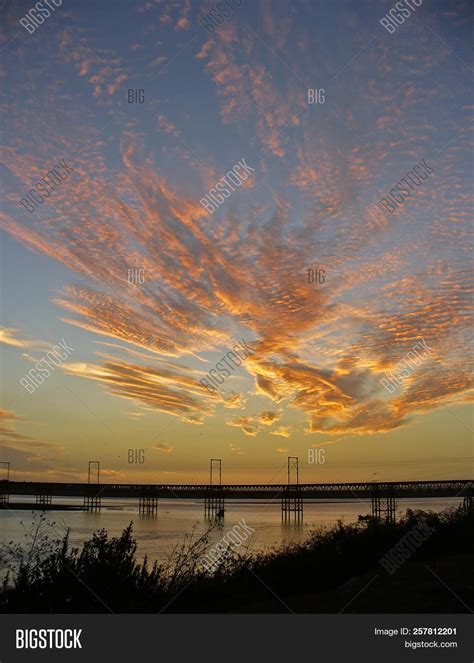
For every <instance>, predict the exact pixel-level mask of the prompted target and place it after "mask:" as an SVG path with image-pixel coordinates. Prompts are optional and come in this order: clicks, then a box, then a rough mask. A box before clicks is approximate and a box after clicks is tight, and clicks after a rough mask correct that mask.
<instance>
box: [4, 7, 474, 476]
mask: <svg viewBox="0 0 474 663" xmlns="http://www.w3.org/2000/svg"><path fill="white" fill-rule="evenodd" d="M32 6H33V3H31V2H30V1H28V2H23V1H21V0H20V1H16V2H8V1H3V2H1V3H0V7H1V14H2V24H3V27H2V32H1V41H0V48H1V49H2V51H1V54H2V68H1V73H2V90H3V102H2V129H3V131H2V138H1V148H0V149H1V157H2V170H1V185H2V194H3V197H2V199H3V203H2V211H1V217H0V218H1V228H2V230H1V231H0V238H1V239H0V247H1V253H2V281H3V289H2V298H1V319H2V324H3V327H2V329H3V331H2V332H1V333H0V341H2V345H1V348H2V377H3V380H2V394H1V395H2V403H1V406H0V407H1V408H2V409H1V410H0V415H1V419H0V432H1V433H2V439H1V447H0V460H6V461H10V462H11V467H12V473H11V478H15V479H25V480H29V479H45V480H47V479H49V480H58V481H59V480H61V481H62V480H67V481H80V480H84V478H85V477H87V461H88V460H89V459H93V460H100V461H101V465H102V478H103V480H104V481H124V482H129V481H130V482H138V481H143V482H159V483H179V482H184V481H185V482H196V483H200V482H205V481H206V480H207V476H208V461H209V458H210V457H215V458H222V459H223V481H224V482H227V483H252V482H256V481H261V482H266V483H270V482H280V481H282V480H284V478H285V472H286V469H285V468H286V457H287V456H288V455H294V456H299V458H300V479H301V481H303V482H319V481H321V482H326V481H349V480H350V481H367V480H397V479H406V480H410V479H413V480H416V479H443V478H453V479H455V478H456V479H460V478H470V477H471V476H472V458H473V450H472V428H473V417H472V406H471V405H470V404H469V402H472V380H471V377H470V376H471V374H472V373H471V372H472V334H471V329H470V327H471V326H472V285H471V281H472V119H471V118H472V110H473V104H472V73H473V65H472V58H471V54H470V39H471V34H472V18H471V16H472V6H470V3H469V2H462V1H461V2H455V3H454V2H436V1H435V2H429V3H428V2H424V3H423V4H422V5H421V6H420V7H419V8H418V9H417V10H416V12H414V13H413V15H412V16H410V17H409V18H407V19H406V20H405V23H404V24H403V25H401V26H399V27H398V29H397V30H396V31H395V32H394V33H393V34H390V33H389V32H388V31H387V30H386V29H384V27H383V26H382V25H381V24H380V23H379V20H380V19H381V18H382V17H383V16H384V15H385V14H386V13H387V12H388V11H389V10H390V8H391V7H392V3H391V2H376V1H375V0H374V1H373V2H369V1H366V0H362V1H357V2H354V1H352V2H348V1H343V0H337V1H334V2H319V1H316V0H312V1H309V0H306V1H305V0H301V1H293V0H292V1H291V2H283V1H280V0H273V1H272V0H260V1H252V2H250V0H242V3H241V5H240V6H236V7H235V10H234V11H233V14H232V16H230V17H227V18H225V20H224V22H223V23H222V24H221V25H218V26H217V27H216V29H215V30H214V31H213V32H212V33H209V32H208V31H207V30H206V29H205V28H204V27H203V26H202V25H201V24H200V19H202V18H203V17H204V16H205V15H206V14H207V12H208V11H209V10H210V9H212V8H213V7H214V3H213V2H212V1H211V2H193V1H190V0H183V1H173V2H168V1H167V0H162V1H161V0H143V1H140V0H139V1H137V2H130V1H127V2H125V1H122V0H119V1H115V2H113V3H112V2H105V1H102V2H97V1H94V2H92V1H91V0H81V2H73V1H70V0H64V1H63V3H62V5H61V6H60V7H58V8H57V10H56V11H55V12H54V13H52V15H51V16H50V17H48V18H47V19H46V20H45V22H44V23H43V24H42V25H39V26H38V27H37V28H36V30H35V31H34V33H33V34H29V32H28V31H27V30H26V29H24V28H23V27H22V26H21V25H20V24H19V19H20V18H22V17H23V16H24V15H25V14H26V13H27V12H28V11H29V10H30V8H31V7H32ZM308 88H318V89H324V103H321V104H308ZM128 89H142V90H144V103H143V104H130V103H128V92H127V91H128ZM62 159H65V161H66V162H67V163H68V164H69V165H70V167H71V168H72V169H73V172H72V173H71V174H70V175H69V177H68V179H67V180H66V181H64V182H63V183H62V185H61V186H59V187H58V188H57V189H56V190H55V191H54V193H53V194H52V195H51V196H50V197H49V198H48V199H47V200H45V202H43V203H42V204H40V205H39V206H38V207H37V208H36V209H35V211H34V212H33V213H30V212H29V211H28V210H27V209H25V208H24V207H23V206H22V205H21V204H19V201H20V199H22V198H23V197H24V196H25V194H26V193H27V192H28V191H29V190H30V189H31V188H32V187H34V185H35V184H36V183H37V182H38V181H39V180H40V179H41V178H42V177H43V176H44V175H45V174H46V173H47V172H48V171H49V170H50V169H51V168H52V167H53V166H54V165H55V164H57V163H59V162H61V160H62ZM241 159H244V160H245V162H246V163H247V164H248V165H249V166H250V167H252V168H253V169H254V172H253V173H252V176H251V177H249V178H248V179H247V180H246V181H245V182H244V184H243V186H242V187H240V188H237V190H236V191H234V192H233V193H232V194H231V195H230V196H229V197H228V198H227V199H226V200H225V201H224V202H223V204H222V205H221V206H220V207H219V208H218V209H217V210H216V211H215V212H214V213H213V214H211V213H209V212H208V211H206V209H204V207H203V206H202V205H201V204H200V199H201V198H202V197H203V196H205V195H206V194H207V192H208V191H209V189H211V188H213V187H214V186H215V184H216V183H217V182H218V181H219V180H220V179H221V178H222V177H223V176H224V175H225V174H226V173H227V172H228V171H229V170H231V168H232V167H233V166H234V165H235V164H237V162H238V161H240V160H241ZM422 160H425V161H426V163H428V164H429V165H430V167H431V168H432V169H433V171H434V172H433V173H432V175H431V176H430V177H429V178H428V179H427V180H425V181H424V182H423V183H422V184H421V185H420V186H419V188H416V190H415V191H413V192H412V194H411V195H410V197H409V198H408V199H407V200H406V201H405V202H404V204H401V205H400V206H399V207H398V208H397V209H396V210H395V211H394V212H393V213H390V212H388V211H387V210H385V209H384V208H383V207H382V206H381V205H380V204H379V201H380V199H381V198H382V197H383V196H384V195H385V194H386V192H388V191H389V190H390V189H391V188H393V187H395V185H396V184H397V183H398V182H399V181H400V180H401V178H402V177H404V176H405V174H406V173H407V172H408V171H410V170H411V168H412V166H413V165H414V164H417V163H419V162H420V161H422ZM310 268H311V269H315V268H320V269H324V277H325V278H324V283H317V284H310V283H308V278H307V273H308V269H310ZM131 269H143V270H144V271H143V275H144V283H142V284H133V283H128V271H129V270H131ZM61 339H64V340H65V342H66V343H67V344H68V346H70V347H71V348H73V349H74V351H73V352H72V353H71V354H70V356H69V357H68V358H67V359H66V360H65V361H64V363H62V365H61V366H59V367H58V368H57V369H56V370H55V371H54V373H53V374H52V375H51V376H50V377H49V378H48V379H47V380H45V382H44V383H43V384H41V385H40V386H38V388H37V389H36V390H35V391H34V392H33V393H28V391H27V390H26V389H24V388H23V386H22V385H21V384H20V380H21V379H22V378H23V377H24V376H25V375H26V374H27V373H28V371H30V370H31V369H32V368H34V366H35V364H36V362H38V361H39V360H41V358H42V357H43V356H44V355H45V353H46V352H47V351H49V350H50V349H51V348H52V346H54V345H55V344H57V343H58V341H60V340H61ZM242 339H245V341H246V342H247V344H248V345H249V346H250V347H251V348H252V350H253V354H252V355H251V356H250V357H249V358H248V359H246V360H245V362H244V363H243V365H242V366H240V367H239V368H237V369H236V370H235V372H234V373H233V375H232V376H231V377H228V378H227V379H226V380H225V382H224V383H223V384H222V385H221V388H220V390H218V391H216V392H214V393H210V392H209V391H208V390H207V389H205V388H204V387H203V386H202V385H201V383H200V380H201V379H202V378H204V377H205V376H206V374H207V373H208V371H209V370H210V369H212V368H213V367H214V366H215V363H216V362H218V361H219V360H220V359H221V358H222V357H223V355H225V354H226V353H227V352H228V351H229V350H231V348H232V346H233V345H235V344H236V343H237V342H238V341H241V340H242ZM420 339H424V341H425V343H426V344H427V346H428V347H429V348H430V349H431V351H430V353H429V356H428V357H427V358H426V360H424V361H423V363H422V364H421V365H419V366H418V367H417V368H416V370H413V371H412V372H410V375H409V376H408V377H406V379H404V381H403V384H401V385H400V386H398V387H397V388H396V389H395V390H394V391H393V393H389V391H388V390H387V389H385V388H384V387H383V386H382V384H381V383H380V380H381V379H382V378H384V375H385V373H386V372H387V371H390V370H391V369H393V368H394V367H395V365H396V364H397V363H398V362H400V361H401V360H402V359H403V358H404V356H405V355H406V353H408V352H410V351H411V350H412V348H413V346H415V345H416V344H417V343H418V342H420ZM321 447H322V448H324V450H325V463H324V464H309V463H308V462H307V457H308V449H312V448H321ZM130 448H132V449H140V448H143V449H145V450H146V451H145V463H144V464H143V465H133V464H129V463H128V462H127V454H128V451H127V450H128V449H130Z"/></svg>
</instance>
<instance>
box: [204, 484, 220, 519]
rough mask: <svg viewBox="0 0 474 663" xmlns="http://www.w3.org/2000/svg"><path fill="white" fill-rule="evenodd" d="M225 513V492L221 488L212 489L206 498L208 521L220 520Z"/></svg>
mask: <svg viewBox="0 0 474 663" xmlns="http://www.w3.org/2000/svg"><path fill="white" fill-rule="evenodd" d="M224 513H225V498H224V492H223V490H222V488H221V487H220V486H213V487H210V489H209V492H208V494H207V495H206V496H205V497H204V517H205V518H207V519H208V520H220V519H222V518H223V517H224Z"/></svg>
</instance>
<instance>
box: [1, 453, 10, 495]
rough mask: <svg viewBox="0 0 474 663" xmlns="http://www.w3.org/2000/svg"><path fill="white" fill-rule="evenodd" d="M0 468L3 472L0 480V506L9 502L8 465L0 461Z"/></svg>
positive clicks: (4, 461) (6, 462)
mask: <svg viewBox="0 0 474 663" xmlns="http://www.w3.org/2000/svg"><path fill="white" fill-rule="evenodd" d="M0 466H1V469H3V471H4V474H3V476H2V477H1V478H0V504H8V502H9V501H10V463H9V462H8V461H6V460H2V461H0Z"/></svg>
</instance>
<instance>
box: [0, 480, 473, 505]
mask: <svg viewBox="0 0 474 663" xmlns="http://www.w3.org/2000/svg"><path fill="white" fill-rule="evenodd" d="M473 486H474V481H473V480H471V479H459V480H455V479H453V480H447V481H391V482H366V483H302V484H299V486H298V491H299V492H300V493H301V494H302V497H304V498H305V499H308V498H309V499H311V498H312V499H335V498H338V499H367V500H370V499H371V497H372V496H373V494H374V492H377V493H381V494H386V493H390V494H391V495H392V496H393V497H395V498H404V497H405V498H409V497H412V498H420V497H458V496H459V497H462V496H464V495H467V494H469V493H471V492H472V489H473ZM291 487H292V488H294V486H293V485H292V486H291ZM5 489H6V490H5ZM287 489H288V485H287V484H227V485H222V486H213V487H212V488H211V487H210V486H209V485H205V484H119V483H102V484H97V483H95V484H92V483H91V484H88V483H56V482H44V481H40V482H38V481H0V493H1V492H3V491H4V490H5V492H8V493H9V495H38V494H49V495H51V496H56V497H60V496H62V497H68V496H69V497H74V496H76V497H83V496H84V495H87V494H92V493H96V492H100V495H101V497H103V498H107V497H131V498H139V497H140V496H141V495H143V494H144V493H148V494H153V495H154V496H156V497H158V498H180V499H200V498H205V497H207V496H209V493H210V491H211V490H212V491H213V492H217V491H219V492H220V493H222V494H223V495H224V496H225V498H226V499H239V498H240V499H249V498H252V499H265V498H269V499H276V498H278V497H280V496H281V495H282V494H283V493H285V491H286V490H287Z"/></svg>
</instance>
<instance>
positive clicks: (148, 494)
mask: <svg viewBox="0 0 474 663" xmlns="http://www.w3.org/2000/svg"><path fill="white" fill-rule="evenodd" d="M157 511H158V497H157V494H156V490H153V489H152V488H148V489H145V490H142V491H141V493H140V495H139V497H138V512H139V513H141V514H144V515H145V514H146V515H155V514H156V512H157Z"/></svg>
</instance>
